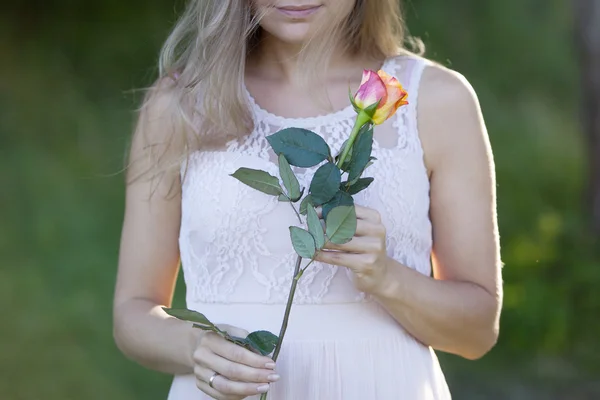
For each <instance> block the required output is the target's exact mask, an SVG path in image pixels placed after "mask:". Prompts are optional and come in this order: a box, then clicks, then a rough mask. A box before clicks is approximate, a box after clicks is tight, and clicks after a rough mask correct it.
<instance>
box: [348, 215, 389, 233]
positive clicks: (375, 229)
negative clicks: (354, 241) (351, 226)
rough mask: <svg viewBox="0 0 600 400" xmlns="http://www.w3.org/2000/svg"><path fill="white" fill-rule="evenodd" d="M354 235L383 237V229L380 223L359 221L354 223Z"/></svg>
mask: <svg viewBox="0 0 600 400" xmlns="http://www.w3.org/2000/svg"><path fill="white" fill-rule="evenodd" d="M354 235H355V236H372V237H385V228H384V226H383V225H382V224H380V223H374V222H371V221H368V220H366V219H359V220H357V221H356V233H355V234H354Z"/></svg>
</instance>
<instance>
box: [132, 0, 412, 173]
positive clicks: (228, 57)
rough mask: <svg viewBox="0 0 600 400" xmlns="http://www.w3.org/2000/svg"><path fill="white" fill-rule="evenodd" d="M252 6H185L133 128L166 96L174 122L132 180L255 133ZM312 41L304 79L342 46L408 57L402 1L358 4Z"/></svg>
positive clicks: (302, 57) (242, 1)
mask: <svg viewBox="0 0 600 400" xmlns="http://www.w3.org/2000/svg"><path fill="white" fill-rule="evenodd" d="M249 2H250V1H249V0H189V1H188V3H187V7H186V8H185V11H184V12H183V14H182V15H181V17H180V18H179V20H178V22H177V24H176V25H175V27H174V29H173V31H172V32H171V34H170V36H169V37H168V39H167V41H166V42H165V44H164V46H163V48H162V50H161V53H160V61H159V78H158V81H157V84H155V85H154V86H153V87H152V88H150V90H149V91H148V93H147V95H146V97H145V99H144V103H143V105H142V107H141V116H140V118H139V120H138V127H137V129H136V135H140V134H143V133H144V132H143V131H144V130H145V127H147V125H146V124H145V123H144V122H143V121H142V119H143V118H144V114H145V113H144V110H145V109H147V108H148V107H149V105H151V104H153V103H154V102H156V98H157V97H163V98H168V99H169V101H168V104H166V105H164V106H163V107H161V111H162V112H165V113H166V114H167V117H168V119H169V121H171V123H172V129H170V131H171V132H172V134H171V135H167V136H168V137H166V138H161V139H160V140H158V141H157V140H151V139H147V140H145V147H146V150H147V151H146V154H145V155H147V156H148V157H150V159H149V160H147V161H146V165H149V166H150V168H149V169H150V170H149V171H141V172H140V173H139V174H137V176H133V177H132V178H133V180H135V179H138V178H140V177H141V176H144V175H147V176H149V177H151V178H156V177H160V176H163V175H164V174H165V173H166V172H168V171H171V172H178V171H179V168H180V165H181V163H182V162H183V161H185V160H186V159H187V158H188V157H189V154H190V153H191V152H193V151H195V150H198V149H199V148H200V147H202V146H205V145H207V143H210V142H211V141H213V140H221V141H222V140H225V139H224V135H227V134H230V135H231V134H232V133H235V135H237V136H240V135H242V134H247V133H249V132H251V130H252V128H253V120H252V115H251V113H250V109H249V105H248V98H247V95H246V93H245V84H244V73H245V65H246V57H247V55H248V54H249V53H250V52H251V51H252V50H253V49H254V48H255V47H256V46H257V45H258V44H259V39H260V34H261V29H260V27H259V22H260V18H261V16H260V15H256V14H255V13H253V11H252V9H251V7H250V6H249ZM316 38H318V40H314V39H316ZM312 39H313V40H309V41H308V43H306V45H305V46H304V48H303V50H302V52H301V53H300V54H299V62H300V63H303V64H304V66H305V67H308V68H299V70H301V71H305V72H304V76H302V77H300V78H301V79H305V80H310V79H320V78H321V77H320V75H321V72H322V71H325V70H326V67H327V64H328V62H329V60H330V58H331V55H332V49H333V48H339V47H340V46H339V45H340V44H342V49H341V50H342V51H345V52H347V53H348V54H352V55H360V56H362V57H365V58H371V59H373V60H376V59H377V60H384V59H385V58H388V57H393V56H395V55H398V54H400V53H403V52H404V53H409V51H408V50H407V47H406V44H407V43H408V37H407V35H406V31H405V25H404V21H403V18H402V13H401V7H400V5H399V1H398V0H356V3H355V5H354V8H353V10H352V11H351V13H350V15H349V17H348V18H347V20H344V21H339V22H338V23H337V24H332V23H327V24H320V30H319V32H316V33H315V34H314V35H313V37H312ZM413 43H416V42H413ZM146 123H148V121H146Z"/></svg>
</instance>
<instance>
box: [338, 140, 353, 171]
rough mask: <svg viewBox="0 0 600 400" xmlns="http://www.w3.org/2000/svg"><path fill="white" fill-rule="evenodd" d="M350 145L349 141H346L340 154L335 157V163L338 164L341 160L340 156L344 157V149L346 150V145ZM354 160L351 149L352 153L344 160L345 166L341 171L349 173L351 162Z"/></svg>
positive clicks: (343, 165)
mask: <svg viewBox="0 0 600 400" xmlns="http://www.w3.org/2000/svg"><path fill="white" fill-rule="evenodd" d="M347 144H348V140H346V141H345V142H344V143H343V144H342V147H341V148H340V153H339V154H338V155H337V156H336V157H335V162H336V163H337V161H338V160H339V159H340V156H341V155H342V153H343V152H344V149H345V148H346V145H347ZM351 159H352V149H350V152H349V153H348V155H347V156H346V159H345V160H344V164H342V166H341V168H340V169H341V170H342V171H344V172H348V168H349V167H350V160H351Z"/></svg>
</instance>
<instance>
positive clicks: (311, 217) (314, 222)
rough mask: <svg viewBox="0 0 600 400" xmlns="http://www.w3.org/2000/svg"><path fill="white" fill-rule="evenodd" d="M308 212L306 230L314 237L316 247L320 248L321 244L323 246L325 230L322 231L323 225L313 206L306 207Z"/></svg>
mask: <svg viewBox="0 0 600 400" xmlns="http://www.w3.org/2000/svg"><path fill="white" fill-rule="evenodd" d="M307 212H308V218H307V223H308V231H309V232H310V234H311V235H312V236H313V238H314V239H315V244H316V245H317V249H318V250H321V249H322V248H323V246H325V232H323V226H322V225H321V220H320V219H319V216H318V215H317V212H316V211H315V209H314V208H313V207H308V208H307Z"/></svg>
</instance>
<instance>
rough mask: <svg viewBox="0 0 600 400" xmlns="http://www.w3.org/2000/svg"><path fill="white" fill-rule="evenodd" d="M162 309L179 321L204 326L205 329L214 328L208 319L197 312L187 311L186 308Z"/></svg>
mask: <svg viewBox="0 0 600 400" xmlns="http://www.w3.org/2000/svg"><path fill="white" fill-rule="evenodd" d="M162 309H163V310H164V311H165V312H166V313H167V314H169V315H170V316H172V317H175V318H178V319H181V320H184V321H190V322H195V323H197V324H199V325H202V326H205V327H210V328H214V327H215V324H213V323H212V322H210V321H209V319H208V318H206V317H205V316H204V314H202V313H199V312H197V311H192V310H188V309H187V308H167V307H163V308H162ZM202 329H204V328H202Z"/></svg>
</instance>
